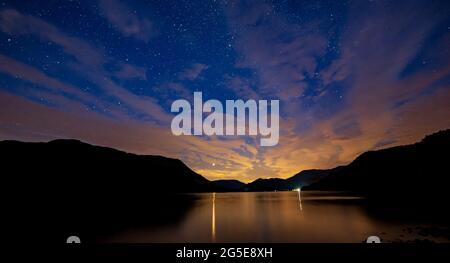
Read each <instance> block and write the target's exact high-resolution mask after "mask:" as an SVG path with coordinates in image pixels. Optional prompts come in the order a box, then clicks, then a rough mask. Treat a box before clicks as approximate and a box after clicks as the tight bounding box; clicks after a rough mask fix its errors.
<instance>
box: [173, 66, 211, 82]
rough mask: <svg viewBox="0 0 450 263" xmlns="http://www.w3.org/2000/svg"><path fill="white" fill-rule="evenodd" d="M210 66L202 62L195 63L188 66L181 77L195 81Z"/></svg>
mask: <svg viewBox="0 0 450 263" xmlns="http://www.w3.org/2000/svg"><path fill="white" fill-rule="evenodd" d="M208 68H209V66H208V65H205V64H202V63H194V64H192V66H191V67H190V68H187V69H185V70H184V71H183V72H181V73H180V79H181V80H186V79H187V80H190V81H194V80H196V79H197V78H198V77H199V76H200V74H202V72H203V71H205V70H206V69H208Z"/></svg>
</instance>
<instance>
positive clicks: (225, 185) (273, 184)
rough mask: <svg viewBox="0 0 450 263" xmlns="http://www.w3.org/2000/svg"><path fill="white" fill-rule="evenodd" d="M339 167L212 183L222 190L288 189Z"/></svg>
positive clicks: (318, 177)
mask: <svg viewBox="0 0 450 263" xmlns="http://www.w3.org/2000/svg"><path fill="white" fill-rule="evenodd" d="M340 168H341V167H336V168H333V169H324V170H319V169H313V170H303V171H301V172H299V173H297V174H295V175H294V176H291V177H289V178H287V179H281V178H265V179H263V178H259V179H256V180H255V181H253V182H250V183H248V184H246V183H243V182H240V181H238V180H217V181H213V183H214V185H216V186H217V187H220V188H221V189H222V190H224V191H248V192H263V191H289V190H294V189H296V188H301V187H304V186H307V185H310V184H312V183H314V182H317V181H319V180H320V179H321V178H324V177H326V176H328V174H330V173H331V172H333V171H335V170H338V169H340Z"/></svg>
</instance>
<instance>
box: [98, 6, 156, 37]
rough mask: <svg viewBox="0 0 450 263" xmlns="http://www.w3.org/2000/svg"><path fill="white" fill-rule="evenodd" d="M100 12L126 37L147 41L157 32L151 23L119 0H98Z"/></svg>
mask: <svg viewBox="0 0 450 263" xmlns="http://www.w3.org/2000/svg"><path fill="white" fill-rule="evenodd" d="M99 5H100V8H101V10H102V14H103V15H104V16H105V17H106V18H107V19H108V21H109V22H110V23H111V24H112V25H113V26H114V27H115V28H117V30H118V31H119V32H121V33H122V34H123V35H124V36H126V37H134V38H135V39H138V40H141V41H144V42H148V41H149V40H150V39H151V38H152V37H154V36H155V35H156V34H157V31H156V29H155V27H154V25H153V23H152V22H151V21H150V20H149V19H147V18H145V17H142V16H139V15H138V12H137V11H136V10H132V9H131V8H129V7H128V6H127V5H126V4H125V3H123V2H121V1H119V0H100V1H99Z"/></svg>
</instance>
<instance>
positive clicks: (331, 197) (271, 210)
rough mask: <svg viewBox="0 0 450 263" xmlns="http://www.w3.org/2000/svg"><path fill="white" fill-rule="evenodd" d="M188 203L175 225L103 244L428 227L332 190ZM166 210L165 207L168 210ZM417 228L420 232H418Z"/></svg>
mask: <svg viewBox="0 0 450 263" xmlns="http://www.w3.org/2000/svg"><path fill="white" fill-rule="evenodd" d="M191 197H194V200H195V201H194V203H193V205H192V207H191V208H190V209H189V211H188V212H187V214H186V215H185V216H184V217H183V218H181V219H180V220H179V221H177V223H173V224H171V225H165V226H158V227H156V226H148V227H140V228H135V229H129V230H126V231H122V232H118V233H116V234H114V235H112V236H110V237H108V238H107V239H106V240H104V241H107V242H362V241H363V240H365V239H366V238H367V237H368V236H371V235H377V236H380V237H381V238H382V240H383V241H385V242H393V241H402V242H405V241H414V240H416V241H417V239H420V240H431V241H437V242H448V241H449V240H447V239H445V238H443V237H431V236H424V235H423V233H422V234H420V232H423V229H424V228H425V229H426V228H427V227H430V226H428V225H423V224H422V225H421V224H417V223H411V222H408V223H405V222H391V221H388V220H383V219H380V218H378V217H376V218H375V217H373V216H371V215H370V213H368V212H367V209H366V208H365V206H364V200H363V199H362V198H360V197H356V196H348V195H342V194H338V193H332V192H313V191H311V192H305V191H303V192H301V193H299V192H296V191H293V192H257V193H202V194H193V195H192V196H191ZM167 209H171V208H170V207H168V208H167ZM421 229H422V231H421Z"/></svg>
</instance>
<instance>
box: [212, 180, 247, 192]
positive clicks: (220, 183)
mask: <svg viewBox="0 0 450 263" xmlns="http://www.w3.org/2000/svg"><path fill="white" fill-rule="evenodd" d="M213 184H214V185H215V186H217V187H219V188H221V189H223V190H225V191H243V190H245V186H246V184H245V183H243V182H241V181H239V180H216V181H213Z"/></svg>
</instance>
